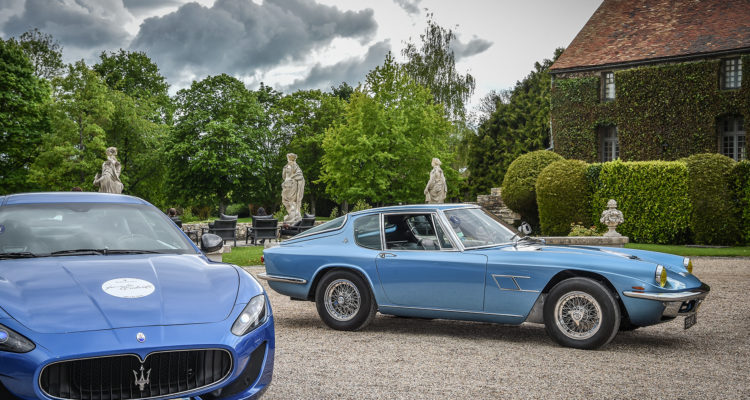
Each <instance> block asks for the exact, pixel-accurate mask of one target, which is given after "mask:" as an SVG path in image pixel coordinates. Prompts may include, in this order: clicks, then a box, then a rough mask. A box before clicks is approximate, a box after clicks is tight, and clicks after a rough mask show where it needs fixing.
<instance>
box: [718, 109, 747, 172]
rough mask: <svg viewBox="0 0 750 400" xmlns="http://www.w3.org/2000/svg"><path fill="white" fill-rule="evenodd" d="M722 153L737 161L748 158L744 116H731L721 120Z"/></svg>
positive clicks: (720, 142) (720, 143)
mask: <svg viewBox="0 0 750 400" xmlns="http://www.w3.org/2000/svg"><path fill="white" fill-rule="evenodd" d="M719 131H720V134H721V136H720V138H719V146H720V151H721V154H724V155H725V156H727V157H730V158H733V159H735V160H737V161H740V160H746V159H747V147H746V145H745V138H746V134H745V124H744V121H743V119H742V117H739V116H731V117H726V118H723V119H722V120H721V121H720V122H719Z"/></svg>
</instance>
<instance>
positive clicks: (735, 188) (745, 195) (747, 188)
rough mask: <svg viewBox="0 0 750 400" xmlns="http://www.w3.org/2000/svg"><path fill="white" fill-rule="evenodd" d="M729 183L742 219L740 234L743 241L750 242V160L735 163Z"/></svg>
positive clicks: (739, 217)
mask: <svg viewBox="0 0 750 400" xmlns="http://www.w3.org/2000/svg"><path fill="white" fill-rule="evenodd" d="M729 183H730V187H731V189H732V194H733V196H732V200H733V201H734V206H735V209H736V210H737V218H738V219H739V221H740V224H739V225H740V226H739V230H740V235H741V237H742V240H743V242H745V243H750V161H747V160H745V161H740V162H738V163H735V164H734V168H732V171H731V173H730V175H729Z"/></svg>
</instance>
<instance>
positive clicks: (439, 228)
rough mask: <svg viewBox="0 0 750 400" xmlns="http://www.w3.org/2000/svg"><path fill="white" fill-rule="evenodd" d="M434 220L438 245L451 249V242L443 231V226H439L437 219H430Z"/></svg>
mask: <svg viewBox="0 0 750 400" xmlns="http://www.w3.org/2000/svg"><path fill="white" fill-rule="evenodd" d="M432 220H433V221H434V222H435V232H436V233H437V238H438V241H439V242H440V247H441V248H443V249H452V248H453V245H452V244H451V240H450V239H448V235H447V234H446V233H445V230H443V227H442V226H440V223H439V222H438V221H437V218H433V219H432Z"/></svg>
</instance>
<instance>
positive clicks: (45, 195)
mask: <svg viewBox="0 0 750 400" xmlns="http://www.w3.org/2000/svg"><path fill="white" fill-rule="evenodd" d="M40 203H48V204H49V203H120V204H148V203H147V202H146V201H145V200H142V199H139V198H138V197H133V196H128V195H124V194H112V193H98V192H38V193H18V194H10V195H7V196H0V206H7V205H13V204H40Z"/></svg>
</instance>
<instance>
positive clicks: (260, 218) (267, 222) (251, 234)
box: [245, 215, 279, 244]
mask: <svg viewBox="0 0 750 400" xmlns="http://www.w3.org/2000/svg"><path fill="white" fill-rule="evenodd" d="M278 228H279V220H277V219H276V218H274V217H273V215H253V225H252V226H248V227H247V228H246V229H245V244H247V241H248V239H252V243H253V244H256V243H257V241H258V240H266V239H269V240H270V239H277V235H278Z"/></svg>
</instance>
